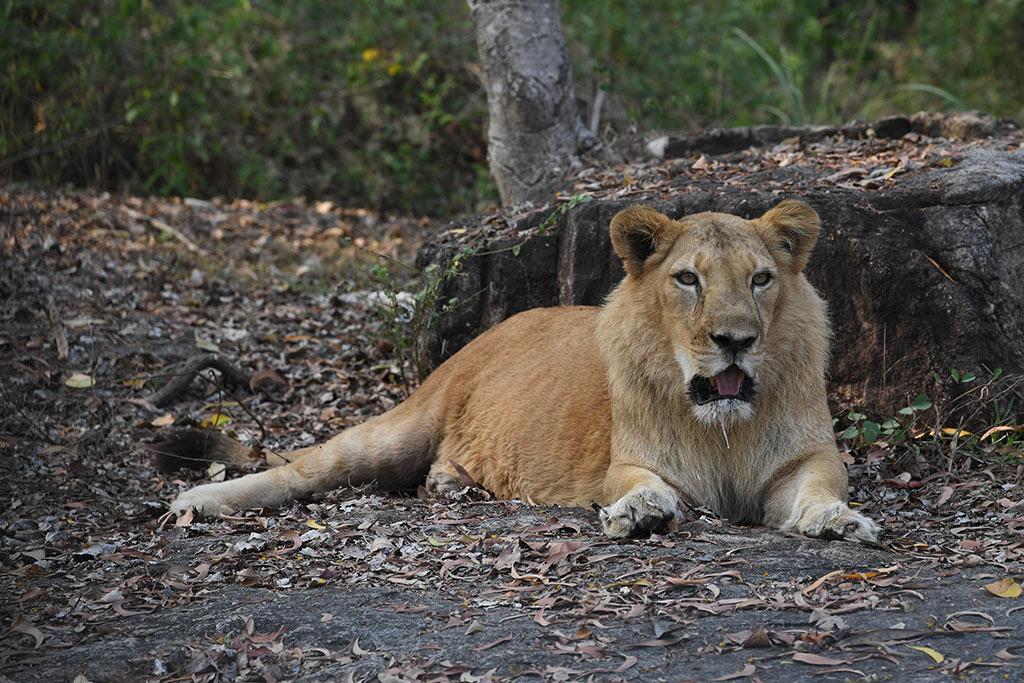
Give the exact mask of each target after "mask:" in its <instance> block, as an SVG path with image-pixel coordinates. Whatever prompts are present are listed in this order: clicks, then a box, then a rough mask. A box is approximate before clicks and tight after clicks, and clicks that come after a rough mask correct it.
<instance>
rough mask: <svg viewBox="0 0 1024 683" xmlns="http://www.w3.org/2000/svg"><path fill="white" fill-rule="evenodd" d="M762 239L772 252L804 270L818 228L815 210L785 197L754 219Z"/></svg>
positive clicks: (819, 223) (818, 222) (799, 269)
mask: <svg viewBox="0 0 1024 683" xmlns="http://www.w3.org/2000/svg"><path fill="white" fill-rule="evenodd" d="M757 220H758V223H759V232H760V233H761V236H762V239H764V241H765V242H766V243H767V244H768V248H769V249H770V250H771V251H772V253H773V254H776V255H777V256H779V257H781V259H782V260H784V261H788V262H789V264H790V268H791V269H792V271H793V272H794V273H799V272H801V271H803V269H804V267H805V266H806V265H807V261H808V259H810V258H811V252H812V251H813V250H814V245H815V243H816V242H817V241H818V233H820V232H821V219H819V218H818V213H817V212H816V211H815V210H814V209H812V208H811V207H809V206H807V205H806V204H804V203H803V202H798V201H796V200H795V199H786V200H784V201H782V202H780V203H779V204H777V205H776V206H775V207H773V208H771V209H769V210H768V211H767V212H765V214H764V215H763V216H761V217H760V218H758V219H757Z"/></svg>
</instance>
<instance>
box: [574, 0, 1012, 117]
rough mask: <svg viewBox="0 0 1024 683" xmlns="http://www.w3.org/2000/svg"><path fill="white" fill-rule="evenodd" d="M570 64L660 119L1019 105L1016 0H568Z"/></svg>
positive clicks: (1005, 111)
mask: <svg viewBox="0 0 1024 683" xmlns="http://www.w3.org/2000/svg"><path fill="white" fill-rule="evenodd" d="M563 7H564V10H565V13H566V32H567V33H568V34H569V37H570V44H571V45H572V46H573V48H574V64H575V66H576V69H577V72H578V75H580V74H585V75H587V76H589V77H590V78H592V79H593V80H594V81H596V82H597V83H598V84H599V85H600V86H601V87H603V88H604V89H605V90H608V91H611V92H616V93H620V94H622V95H623V96H624V97H625V99H626V101H627V103H629V104H630V106H631V107H632V109H633V112H632V113H633V114H634V116H637V117H638V118H640V119H641V120H643V121H645V122H646V123H648V124H650V125H654V126H660V127H663V128H668V129H672V128H681V127H686V126H697V125H704V124H708V123H721V124H732V125H742V124H750V123H766V122H773V121H774V122H778V121H781V122H785V123H794V124H799V123H810V122H828V123H835V122H841V121H844V120H847V119H850V118H854V117H863V118H871V117H875V116H880V115H884V114H889V113H894V112H898V111H916V110H918V109H950V108H952V109H961V108H977V109H985V110H988V111H991V112H993V113H995V114H999V115H1004V116H1020V115H1022V114H1024V95H1022V94H1021V93H1022V92H1024V70H1021V69H1020V68H1019V65H1020V64H1021V63H1022V62H1024V41H1022V40H1021V36H1022V35H1024V0H994V1H991V2H977V1H972V2H960V1H958V0H934V1H933V2H928V3H902V2H883V1H881V0H869V1H867V2H860V1H854V0H781V1H775V0H772V1H769V0H722V1H721V2H706V1H698V2H676V1H675V0H647V1H646V2H642V3H639V2H638V3H618V2H598V3H595V2H589V1H588V0H563Z"/></svg>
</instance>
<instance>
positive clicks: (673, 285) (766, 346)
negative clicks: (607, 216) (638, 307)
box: [611, 200, 821, 424]
mask: <svg viewBox="0 0 1024 683" xmlns="http://www.w3.org/2000/svg"><path fill="white" fill-rule="evenodd" d="M820 228H821V223H820V221H819V219H818V215H817V213H815V211H814V210H813V209H812V208H810V207H809V206H807V205H806V204H803V203H801V202H798V201H793V200H787V201H783V202H782V203H780V204H779V205H777V206H776V207H775V208H773V209H771V210H769V211H768V212H767V213H765V214H764V215H763V216H761V217H760V218H755V219H753V220H746V219H743V218H739V217H737V216H732V215H728V214H722V213H700V214H694V215H691V216H686V217H684V218H681V219H679V220H672V219H670V218H668V217H667V216H665V215H663V214H661V213H659V212H658V211H656V210H654V209H652V208H650V207H647V206H634V207H630V208H628V209H625V210H623V211H621V212H620V213H619V214H617V215H616V216H615V218H614V219H613V220H612V223H611V238H612V244H613V246H614V248H615V252H616V253H617V254H618V255H619V257H620V258H621V259H622V261H623V264H624V266H625V269H626V272H627V282H629V285H628V289H629V290H630V291H631V292H632V293H633V297H632V298H634V299H636V298H637V297H638V296H639V300H641V301H642V302H643V306H644V308H645V313H646V321H647V324H649V325H650V326H652V327H654V328H655V332H656V333H657V335H656V336H657V337H658V338H659V339H661V340H662V341H663V342H667V343H668V344H670V346H671V353H672V355H673V356H674V359H675V362H676V363H677V364H678V368H679V369H680V370H681V371H682V379H683V382H684V383H685V385H684V386H685V391H686V394H687V396H688V398H689V400H690V402H691V403H692V407H693V412H694V414H695V416H696V417H697V418H698V419H699V420H701V421H702V422H705V423H711V422H721V423H722V424H725V423H726V422H727V421H731V420H745V419H748V418H750V417H751V416H752V415H753V414H754V409H755V406H756V400H757V396H758V392H759V389H760V388H761V384H762V382H768V381H774V379H775V377H774V374H775V373H769V372H767V366H768V363H766V358H771V357H773V356H775V357H777V356H779V355H785V351H786V349H784V348H779V344H780V337H779V335H777V334H773V332H774V330H773V323H774V322H776V319H777V317H778V316H779V314H780V310H781V309H782V308H783V306H784V305H785V303H786V300H787V297H790V298H791V297H794V296H796V295H798V294H799V293H800V292H801V291H802V290H800V288H799V284H800V282H801V281H803V280H804V278H803V276H802V275H801V273H802V272H803V269H804V266H805V265H806V264H807V260H808V258H809V257H810V254H811V250H812V249H813V248H814V244H815V242H816V241H817V238H818V233H819V231H820ZM804 285H806V282H804ZM773 338H774V339H773ZM774 360H777V358H774Z"/></svg>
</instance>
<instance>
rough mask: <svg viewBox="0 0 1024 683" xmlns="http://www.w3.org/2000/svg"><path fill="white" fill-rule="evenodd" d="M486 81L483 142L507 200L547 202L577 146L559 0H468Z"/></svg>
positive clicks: (580, 136) (589, 138)
mask: <svg viewBox="0 0 1024 683" xmlns="http://www.w3.org/2000/svg"><path fill="white" fill-rule="evenodd" d="M469 9H470V11H471V13H472V16H473V24H474V27H475V30H476V42H477V48H478V50H479V53H480V62H481V65H482V67H483V74H484V79H485V81H486V88H487V110H488V115H489V117H488V118H489V121H488V127H487V150H488V158H489V162H490V167H491V173H492V174H493V176H494V179H495V181H496V182H497V184H498V190H499V192H500V193H501V201H502V203H503V204H504V205H505V206H513V205H518V204H522V203H525V202H533V203H537V204H544V203H547V202H548V201H549V200H550V199H551V196H552V194H553V193H554V192H555V191H556V190H557V189H558V187H559V185H560V184H561V181H562V179H563V178H564V177H565V175H566V172H567V171H568V170H569V169H570V168H571V167H572V166H573V165H574V164H577V163H578V155H579V152H580V150H581V147H582V148H584V149H585V148H586V147H588V146H593V145H595V144H597V141H596V139H595V138H594V137H593V135H591V134H590V132H589V131H588V130H586V128H585V127H584V126H583V123H582V121H581V120H580V117H579V114H578V112H577V110H576V96H575V93H574V90H573V84H572V69H571V67H570V64H569V53H568V51H567V49H566V46H565V38H564V36H563V34H562V22H561V19H560V17H559V11H558V1H557V0H469Z"/></svg>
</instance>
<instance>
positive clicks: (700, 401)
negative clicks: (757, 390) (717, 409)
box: [690, 365, 754, 405]
mask: <svg viewBox="0 0 1024 683" xmlns="http://www.w3.org/2000/svg"><path fill="white" fill-rule="evenodd" d="M690 395H691V396H693V402H694V403H696V404H697V405H704V404H705V403H711V402H712V401H729V400H736V401H747V402H750V401H752V400H754V380H753V379H751V378H750V377H749V376H747V374H746V373H745V372H743V370H741V369H740V368H739V366H737V365H730V366H729V367H727V368H726V369H725V370H722V371H721V372H720V373H718V374H717V375H714V376H713V377H703V376H701V375H696V376H695V377H694V378H693V379H692V380H690Z"/></svg>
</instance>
